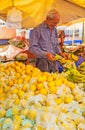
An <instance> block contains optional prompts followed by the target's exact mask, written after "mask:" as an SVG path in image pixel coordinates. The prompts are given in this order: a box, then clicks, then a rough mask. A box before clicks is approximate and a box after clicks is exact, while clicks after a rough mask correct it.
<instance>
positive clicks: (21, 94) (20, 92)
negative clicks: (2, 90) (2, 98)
mask: <svg viewBox="0 0 85 130" xmlns="http://www.w3.org/2000/svg"><path fill="white" fill-rule="evenodd" d="M18 96H19V97H20V98H22V97H23V96H24V91H22V90H20V91H19V92H18Z"/></svg>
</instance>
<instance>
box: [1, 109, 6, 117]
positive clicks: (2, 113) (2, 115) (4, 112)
mask: <svg viewBox="0 0 85 130" xmlns="http://www.w3.org/2000/svg"><path fill="white" fill-rule="evenodd" d="M5 114H6V111H5V110H4V109H0V118H2V117H4V116H5Z"/></svg>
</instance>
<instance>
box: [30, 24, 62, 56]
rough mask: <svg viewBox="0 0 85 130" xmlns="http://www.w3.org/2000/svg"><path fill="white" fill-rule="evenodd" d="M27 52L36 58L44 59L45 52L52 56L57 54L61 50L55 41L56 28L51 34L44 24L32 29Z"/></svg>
mask: <svg viewBox="0 0 85 130" xmlns="http://www.w3.org/2000/svg"><path fill="white" fill-rule="evenodd" d="M29 50H30V51H31V52H32V53H33V54H34V55H35V56H36V58H46V53H47V52H50V53H52V54H53V55H55V54H56V53H58V54H59V53H60V52H61V50H60V48H59V43H58V40H57V31H56V28H53V30H52V32H50V29H49V28H48V26H47V25H46V24H45V22H43V23H42V24H40V25H38V26H37V27H36V28H34V29H33V31H32V34H31V37H30V45H29Z"/></svg>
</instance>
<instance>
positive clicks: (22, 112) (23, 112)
mask: <svg viewBox="0 0 85 130" xmlns="http://www.w3.org/2000/svg"><path fill="white" fill-rule="evenodd" d="M28 112H29V110H28V109H23V110H21V113H20V114H21V115H24V116H27V115H28Z"/></svg>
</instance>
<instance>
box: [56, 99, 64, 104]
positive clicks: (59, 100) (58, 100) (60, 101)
mask: <svg viewBox="0 0 85 130" xmlns="http://www.w3.org/2000/svg"><path fill="white" fill-rule="evenodd" d="M55 102H56V103H57V104H58V105H59V104H61V103H63V100H62V99H61V98H56V99H55Z"/></svg>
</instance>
